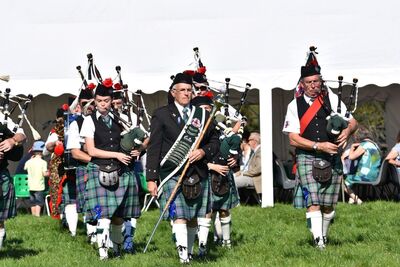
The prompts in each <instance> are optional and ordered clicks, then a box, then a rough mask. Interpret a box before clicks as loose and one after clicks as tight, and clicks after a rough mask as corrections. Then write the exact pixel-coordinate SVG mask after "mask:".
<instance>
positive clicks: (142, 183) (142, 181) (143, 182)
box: [139, 173, 160, 212]
mask: <svg viewBox="0 0 400 267" xmlns="http://www.w3.org/2000/svg"><path fill="white" fill-rule="evenodd" d="M139 177H140V187H141V188H142V190H143V192H144V193H145V195H144V200H143V208H142V212H144V211H147V210H148V209H149V207H150V205H151V202H152V201H151V202H150V203H147V198H148V197H151V195H150V193H149V190H147V180H146V177H145V176H144V174H143V173H140V174H139ZM154 202H155V203H156V205H157V207H158V208H160V203H158V200H157V199H155V201H154Z"/></svg>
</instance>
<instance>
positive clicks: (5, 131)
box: [0, 75, 40, 161]
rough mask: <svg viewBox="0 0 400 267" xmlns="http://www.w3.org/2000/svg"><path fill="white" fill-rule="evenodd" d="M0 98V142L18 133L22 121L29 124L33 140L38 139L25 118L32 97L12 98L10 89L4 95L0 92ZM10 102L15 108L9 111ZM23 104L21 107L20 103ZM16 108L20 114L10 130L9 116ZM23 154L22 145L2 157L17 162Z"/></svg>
mask: <svg viewBox="0 0 400 267" xmlns="http://www.w3.org/2000/svg"><path fill="white" fill-rule="evenodd" d="M4 77H5V78H4ZM3 78H4V79H1V80H5V81H8V80H9V76H8V75H7V76H3ZM0 96H1V97H2V98H3V101H2V104H1V105H0V111H1V113H2V114H3V120H2V121H1V122H0V142H2V141H4V140H6V139H8V138H12V137H14V135H15V133H16V132H17V131H18V129H19V128H21V127H22V124H23V122H24V119H26V121H27V122H28V124H29V127H30V129H31V130H32V133H33V136H34V139H35V140H39V139H40V135H39V133H38V132H37V131H36V130H35V129H34V128H33V127H32V125H31V124H30V122H29V121H28V119H27V117H26V110H27V108H28V105H29V103H30V102H32V99H33V97H32V95H28V97H27V98H25V97H21V96H12V95H11V89H10V88H6V90H5V91H4V93H2V92H0ZM10 97H13V98H14V99H11V98H10ZM10 102H13V103H15V106H14V107H13V108H12V109H11V110H10ZM20 102H23V104H22V106H21V103H20ZM16 107H19V109H20V111H21V113H20V115H18V120H17V123H16V124H15V126H14V128H13V129H12V130H10V129H9V127H8V120H9V117H10V115H11V114H12V113H13V112H14V110H15V109H16ZM23 154H24V147H23V146H22V145H19V146H14V147H13V148H12V149H11V150H10V151H7V152H6V153H5V155H4V159H5V160H11V161H19V160H20V159H21V158H22V156H23Z"/></svg>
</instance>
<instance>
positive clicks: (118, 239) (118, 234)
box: [110, 224, 125, 252]
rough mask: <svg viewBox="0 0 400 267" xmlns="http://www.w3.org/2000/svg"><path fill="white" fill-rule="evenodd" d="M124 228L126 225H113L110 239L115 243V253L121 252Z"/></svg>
mask: <svg viewBox="0 0 400 267" xmlns="http://www.w3.org/2000/svg"><path fill="white" fill-rule="evenodd" d="M124 228H125V225H124V224H120V225H116V224H111V228H110V239H111V241H112V242H113V249H114V251H115V252H119V249H120V245H121V244H122V243H123V242H124V236H123V235H122V232H123V231H124Z"/></svg>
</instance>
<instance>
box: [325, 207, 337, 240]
mask: <svg viewBox="0 0 400 267" xmlns="http://www.w3.org/2000/svg"><path fill="white" fill-rule="evenodd" d="M333 218H335V211H332V212H331V213H322V236H325V237H327V236H328V230H329V225H330V224H331V222H332V220H333Z"/></svg>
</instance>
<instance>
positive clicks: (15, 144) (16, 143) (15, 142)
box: [12, 136, 19, 146]
mask: <svg viewBox="0 0 400 267" xmlns="http://www.w3.org/2000/svg"><path fill="white" fill-rule="evenodd" d="M12 140H14V146H19V142H18V141H17V139H15V137H14V136H13V137H12Z"/></svg>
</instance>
